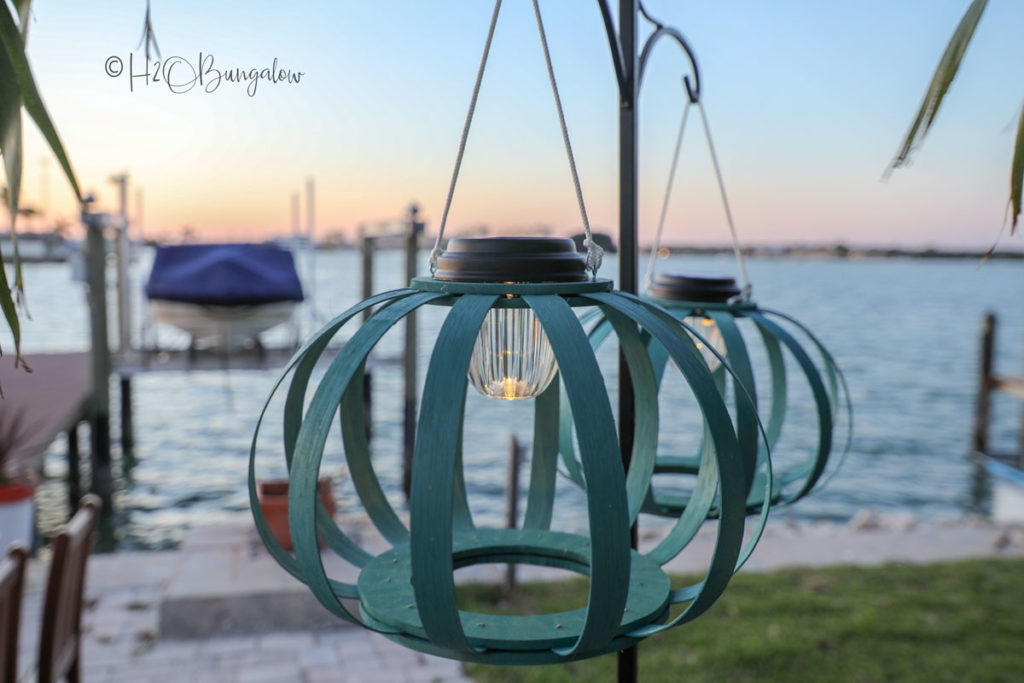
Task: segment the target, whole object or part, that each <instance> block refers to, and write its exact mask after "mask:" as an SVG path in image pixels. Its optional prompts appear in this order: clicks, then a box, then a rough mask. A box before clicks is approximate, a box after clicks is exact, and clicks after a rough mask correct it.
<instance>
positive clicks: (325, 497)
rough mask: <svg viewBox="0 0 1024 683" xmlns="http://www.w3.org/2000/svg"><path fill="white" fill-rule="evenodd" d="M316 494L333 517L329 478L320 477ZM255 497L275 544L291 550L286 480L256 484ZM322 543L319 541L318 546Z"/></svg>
mask: <svg viewBox="0 0 1024 683" xmlns="http://www.w3.org/2000/svg"><path fill="white" fill-rule="evenodd" d="M316 489H317V494H318V495H319V496H320V502H322V503H323V504H324V507H325V508H327V512H328V514H330V515H331V516H332V517H333V516H334V487H333V485H332V484H331V478H330V477H321V478H320V480H319V481H318V482H317V487H316ZM256 497H257V498H258V499H259V502H260V509H261V510H262V511H263V516H264V517H265V518H266V519H267V526H268V527H270V531H271V533H273V534H274V538H276V539H277V542H278V543H280V544H281V546H282V547H284V549H285V550H292V532H291V529H290V528H289V526H288V480H287V479H272V480H269V481H260V482H257V489H256ZM323 544H324V542H323V540H322V539H321V540H320V545H321V546H323Z"/></svg>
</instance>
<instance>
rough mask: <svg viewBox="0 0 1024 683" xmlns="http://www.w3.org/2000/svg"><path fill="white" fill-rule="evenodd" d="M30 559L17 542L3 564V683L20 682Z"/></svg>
mask: <svg viewBox="0 0 1024 683" xmlns="http://www.w3.org/2000/svg"><path fill="white" fill-rule="evenodd" d="M26 560H28V551H26V550H25V548H24V546H22V545H21V544H20V543H17V542H15V543H12V544H11V547H10V548H8V549H7V558H6V559H5V560H3V562H0V681H2V682H3V683H15V681H17V680H18V623H19V621H20V619H21V594H22V591H23V589H24V586H25V562H26Z"/></svg>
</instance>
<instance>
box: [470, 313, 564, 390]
mask: <svg viewBox="0 0 1024 683" xmlns="http://www.w3.org/2000/svg"><path fill="white" fill-rule="evenodd" d="M556 372H558V365H557V364H556V363H555V354H554V352H553V351H552V350H551V343H550V342H548V337H547V335H546V334H544V329H543V328H542V327H541V325H540V321H539V320H537V316H535V315H534V314H533V311H531V310H530V309H529V308H492V309H491V310H490V311H488V313H487V317H486V318H484V323H483V325H481V326H480V333H479V334H478V335H477V338H476V345H475V346H474V347H473V357H472V359H471V360H470V361H469V373H468V375H469V381H470V382H471V383H472V384H473V386H474V387H476V390H477V391H479V392H480V393H481V394H483V395H484V396H486V397H487V398H498V399H503V400H506V401H515V400H518V399H524V398H536V397H537V396H540V394H541V393H543V391H544V390H545V389H547V388H548V385H549V384H551V380H552V379H554V377H555V373H556Z"/></svg>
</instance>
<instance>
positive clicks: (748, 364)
mask: <svg viewBox="0 0 1024 683" xmlns="http://www.w3.org/2000/svg"><path fill="white" fill-rule="evenodd" d="M647 298H648V300H650V301H652V302H657V303H658V304H659V305H660V306H662V307H664V308H665V309H666V310H668V311H669V312H670V313H671V314H672V315H673V316H674V317H675V318H676V319H678V320H679V321H680V322H682V323H683V324H684V325H685V326H686V328H687V329H688V330H689V331H690V333H691V336H692V337H693V339H694V342H695V344H696V345H697V348H698V349H699V350H700V352H701V355H702V357H703V359H704V362H705V363H706V364H707V366H708V368H709V370H711V371H712V374H713V376H714V378H715V383H716V386H717V387H718V389H719V391H720V393H721V394H722V395H723V397H724V396H725V395H726V385H727V383H729V382H731V384H732V393H733V395H734V396H736V397H737V400H736V402H735V404H734V406H733V410H734V414H735V422H736V425H737V436H738V441H739V447H740V452H741V454H742V459H743V463H744V481H745V484H746V486H747V487H748V489H749V493H748V498H747V506H748V509H749V511H750V512H758V511H761V510H762V509H763V508H764V506H765V504H766V503H767V504H768V505H776V504H789V503H793V502H795V501H797V500H799V499H800V498H802V497H804V496H806V495H807V494H808V493H810V492H811V491H813V490H815V488H816V487H818V486H820V485H822V484H823V483H824V482H825V481H827V478H828V477H827V476H823V475H825V474H826V470H827V469H828V470H829V471H830V472H832V473H834V472H835V471H837V469H838V466H839V465H838V463H837V462H836V460H837V459H836V458H832V456H833V454H834V453H835V452H836V451H839V452H840V454H841V455H845V453H846V452H847V450H848V449H849V442H850V434H851V429H850V427H851V423H852V414H851V411H850V403H849V396H848V392H847V390H846V384H845V380H844V379H843V375H842V373H841V371H840V370H839V368H838V366H837V365H836V363H835V360H834V358H833V357H832V354H831V353H829V351H828V350H827V349H826V348H825V346H824V345H823V344H822V343H821V342H820V341H819V340H818V339H817V337H815V336H814V335H813V334H812V333H811V332H810V330H808V329H807V328H806V327H805V326H804V325H802V324H801V323H800V322H798V321H797V320H796V319H795V318H792V317H790V316H788V315H785V314H783V313H780V312H777V311H773V310H768V309H763V308H761V307H759V306H758V305H757V304H755V303H754V302H753V301H751V300H749V298H748V297H747V296H746V295H745V294H744V292H742V291H741V290H740V288H739V287H737V285H736V281H735V280H734V279H733V278H731V277H707V276H687V275H668V274H663V275H658V276H657V277H655V278H653V280H652V282H651V284H650V285H649V287H648V289H647ZM610 330H611V323H610V321H607V320H597V321H596V322H595V324H594V325H593V327H592V329H591V331H590V338H591V343H592V344H594V345H595V346H597V345H599V344H600V343H601V342H602V341H603V340H604V338H605V337H606V336H607V335H608V333H609V332H610ZM755 344H759V345H760V346H761V349H760V352H759V353H758V356H757V357H758V359H759V360H761V361H763V362H764V365H765V366H766V368H765V369H766V371H765V372H762V373H760V374H761V378H762V379H767V382H766V386H761V385H759V384H758V382H757V379H756V378H757V373H755V362H754V361H752V353H751V352H752V350H753V345H755ZM648 351H649V355H650V359H651V364H652V367H653V369H654V373H655V376H656V378H657V381H658V382H660V381H661V377H662V375H663V373H664V372H665V368H666V366H667V364H668V362H669V354H667V353H666V350H665V348H664V347H663V346H662V345H661V344H660V343H659V342H658V341H657V340H654V339H652V340H651V341H650V342H649V344H648ZM787 357H788V359H789V362H788V365H789V368H790V369H789V370H787ZM723 362H724V363H725V365H723ZM726 366H727V367H728V369H729V370H730V371H731V372H726ZM794 369H795V371H796V372H795V373H794V372H793V370H794ZM794 375H795V378H794ZM795 382H802V383H803V384H804V385H805V386H806V389H805V390H804V392H803V393H804V395H805V396H808V397H809V401H808V403H809V404H810V406H812V410H811V412H812V413H813V420H814V422H815V425H814V428H815V432H814V437H813V439H812V442H813V443H812V445H810V446H809V447H801V448H796V449H794V448H781V447H780V446H779V440H780V437H781V436H782V434H783V431H784V430H783V427H784V425H785V424H786V420H787V415H789V414H790V413H791V412H792V411H791V410H790V408H791V406H789V402H790V396H791V394H792V386H793V384H794V383H795ZM766 387H767V388H766ZM663 403H664V402H663ZM761 405H767V406H768V408H767V411H766V415H765V424H764V428H765V431H766V439H765V440H764V441H761V440H760V439H759V423H758V420H757V414H756V413H755V411H754V410H752V407H753V406H761ZM667 409H668V407H667V406H665V405H662V410H663V411H665V410H667ZM844 419H845V426H846V429H845V445H843V446H842V447H841V448H836V447H835V445H836V442H837V441H840V440H841V439H842V438H843V437H842V436H841V434H842V431H841V430H840V429H839V426H840V424H841V422H842V421H843V420H844ZM791 421H792V420H791ZM790 429H791V430H792V429H793V427H792V426H791V427H790ZM708 446H709V443H708V441H707V438H706V436H705V440H704V443H702V445H701V446H700V447H699V448H698V449H697V450H696V451H695V452H693V453H672V452H663V453H659V454H658V456H657V458H656V460H655V466H654V472H655V474H659V475H677V477H676V478H677V480H678V479H686V480H691V483H690V488H691V490H692V492H691V493H688V494H686V493H684V494H681V493H679V492H678V491H677V490H660V489H659V487H655V486H652V487H651V490H650V492H649V495H648V499H647V501H646V503H645V505H644V512H648V513H652V514H657V515H664V516H670V517H676V516H679V515H681V514H683V513H684V511H686V509H687V508H688V507H689V506H691V505H693V504H697V505H699V506H701V509H702V510H703V511H704V512H705V513H706V514H707V515H708V516H714V515H715V514H717V507H716V506H715V505H716V504H710V505H709V502H708V501H706V500H703V499H702V498H701V497H700V495H699V494H700V491H699V490H697V489H695V488H694V484H693V483H692V480H693V479H694V478H695V477H697V475H698V474H699V472H700V465H701V461H702V458H703V457H706V455H705V454H704V452H705V451H706V450H707V448H708ZM768 451H770V452H771V453H772V455H773V456H774V457H773V463H774V465H775V466H774V472H773V473H772V484H771V485H770V486H769V485H766V481H765V476H766V469H765V467H764V464H763V461H764V459H765V458H766V457H767V453H768ZM564 454H565V453H563V455H564ZM830 459H831V460H832V466H831V467H829V465H830ZM780 460H781V461H784V464H780ZM838 460H841V457H840V458H839V459H838ZM670 478H671V477H670ZM663 488H664V487H663ZM682 488H684V489H685V488H686V487H685V486H683V487H682ZM766 496H767V498H766Z"/></svg>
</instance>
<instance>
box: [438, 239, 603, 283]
mask: <svg viewBox="0 0 1024 683" xmlns="http://www.w3.org/2000/svg"><path fill="white" fill-rule="evenodd" d="M434 278H435V279H437V280H444V281H449V282H582V281H585V280H586V279H587V274H586V260H585V259H584V258H583V256H582V255H581V254H579V253H578V252H577V251H576V245H575V243H574V242H573V241H572V240H571V239H568V238H561V237H482V238H467V237H459V238H455V239H452V240H451V241H449V242H448V247H447V248H446V249H445V250H444V252H443V253H442V254H441V255H440V256H439V257H438V259H437V271H436V272H435V273H434Z"/></svg>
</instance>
